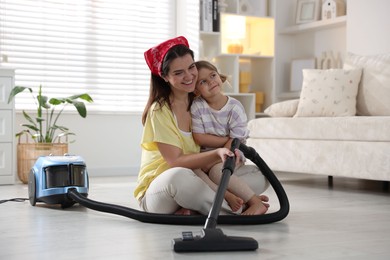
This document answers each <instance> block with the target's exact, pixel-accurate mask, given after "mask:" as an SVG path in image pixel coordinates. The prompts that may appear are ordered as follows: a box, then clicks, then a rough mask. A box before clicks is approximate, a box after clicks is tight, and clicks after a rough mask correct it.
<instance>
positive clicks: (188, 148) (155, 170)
mask: <svg viewBox="0 0 390 260" xmlns="http://www.w3.org/2000/svg"><path fill="white" fill-rule="evenodd" d="M157 143H164V144H170V145H173V146H176V147H179V148H180V149H182V151H183V154H190V153H198V152H199V150H200V147H199V146H198V145H197V144H196V143H195V141H194V139H193V138H192V134H191V133H185V132H183V131H181V130H180V129H179V127H178V126H177V122H176V119H175V117H174V115H173V113H172V111H171V110H170V109H169V107H168V106H167V105H166V104H165V105H163V106H162V107H161V108H160V107H159V105H158V104H157V103H154V104H153V105H152V106H151V107H150V109H149V113H148V116H147V118H146V122H145V126H144V129H143V134H142V140H141V147H142V155H141V168H140V172H139V174H138V184H137V187H136V188H135V190H134V196H135V197H136V198H137V199H138V200H139V199H140V198H142V197H143V195H144V194H145V192H146V190H147V189H148V187H149V185H150V183H151V182H152V181H153V180H154V179H155V178H156V177H157V176H158V175H160V174H161V173H162V172H164V171H166V170H167V169H169V165H168V163H167V162H166V161H165V160H164V158H163V157H162V155H161V153H160V151H159V150H158V147H157Z"/></svg>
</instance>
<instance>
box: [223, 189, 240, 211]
mask: <svg viewBox="0 0 390 260" xmlns="http://www.w3.org/2000/svg"><path fill="white" fill-rule="evenodd" d="M225 200H226V201H227V203H228V204H229V206H230V208H231V209H232V211H233V212H236V211H237V210H239V209H241V207H242V205H243V204H244V201H243V200H242V199H241V198H240V197H237V196H236V195H234V194H233V193H231V192H230V191H226V193H225Z"/></svg>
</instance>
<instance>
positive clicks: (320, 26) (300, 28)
mask: <svg viewBox="0 0 390 260" xmlns="http://www.w3.org/2000/svg"><path fill="white" fill-rule="evenodd" d="M346 23H347V16H345V15H344V16H339V17H337V18H335V19H332V20H320V21H316V22H311V23H304V24H298V25H294V26H291V27H286V28H284V29H282V30H280V31H279V33H280V34H299V33H304V32H310V31H318V30H324V29H330V28H336V27H341V26H344V25H345V24H346Z"/></svg>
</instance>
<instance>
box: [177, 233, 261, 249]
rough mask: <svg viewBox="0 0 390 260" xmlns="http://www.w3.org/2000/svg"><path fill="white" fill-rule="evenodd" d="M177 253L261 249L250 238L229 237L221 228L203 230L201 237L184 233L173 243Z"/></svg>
mask: <svg viewBox="0 0 390 260" xmlns="http://www.w3.org/2000/svg"><path fill="white" fill-rule="evenodd" d="M172 247H173V250H174V251H175V252H213V251H250V250H256V249H257V248H258V247H259V244H258V243H257V241H256V240H255V239H253V238H250V237H236V236H227V235H225V234H224V233H223V232H222V230H221V229H219V228H205V229H202V231H201V235H199V236H193V234H192V232H182V237H181V238H175V239H173V241H172Z"/></svg>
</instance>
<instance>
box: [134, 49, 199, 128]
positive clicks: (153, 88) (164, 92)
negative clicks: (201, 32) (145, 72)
mask: <svg viewBox="0 0 390 260" xmlns="http://www.w3.org/2000/svg"><path fill="white" fill-rule="evenodd" d="M187 54H190V55H191V57H192V59H194V52H193V51H192V50H191V49H190V48H188V47H187V46H185V45H183V44H180V45H176V46H173V47H172V48H171V49H170V50H169V51H168V52H167V54H166V55H165V57H164V60H163V62H162V65H161V67H162V68H161V71H162V75H163V76H165V75H168V73H169V69H170V64H171V62H172V61H173V60H174V59H176V58H178V57H183V56H185V55H187ZM171 92H172V90H171V87H170V85H169V82H165V80H164V79H163V78H162V77H160V76H157V75H154V74H151V78H150V90H149V98H148V102H147V103H146V106H145V109H144V112H143V114H142V124H143V125H145V122H146V117H147V115H148V112H149V109H150V107H151V106H152V104H153V103H154V102H157V103H158V104H159V107H162V106H163V105H164V104H168V106H169V108H171V104H170V101H169V96H170V94H171ZM194 96H195V95H194V94H193V93H189V94H188V99H189V102H188V104H189V105H188V108H187V110H188V111H189V110H190V107H191V104H192V100H193V99H194Z"/></svg>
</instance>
